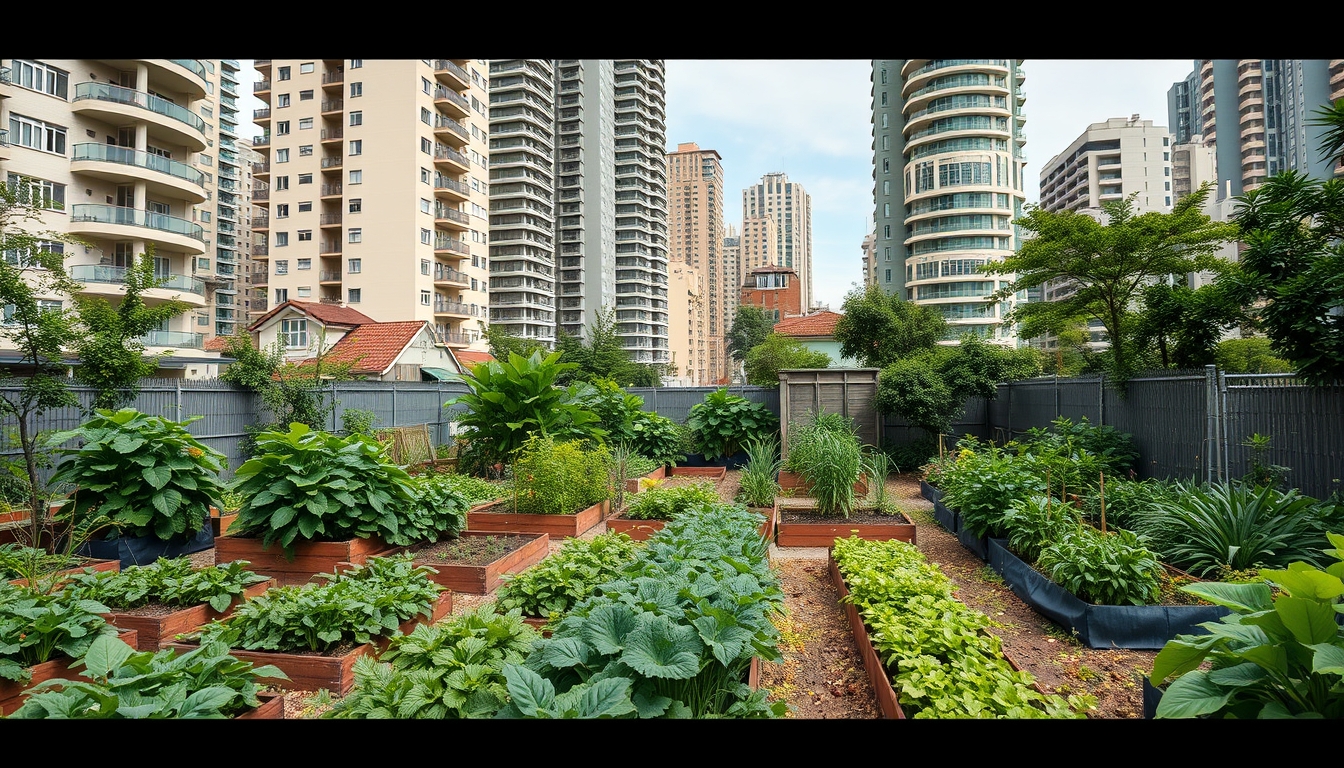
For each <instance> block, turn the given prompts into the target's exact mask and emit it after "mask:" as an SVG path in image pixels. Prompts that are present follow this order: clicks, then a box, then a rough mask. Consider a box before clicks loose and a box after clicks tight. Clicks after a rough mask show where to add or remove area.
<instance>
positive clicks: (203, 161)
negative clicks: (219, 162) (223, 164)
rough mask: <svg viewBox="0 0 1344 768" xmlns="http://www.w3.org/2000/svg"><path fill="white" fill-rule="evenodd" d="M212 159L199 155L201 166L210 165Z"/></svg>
mask: <svg viewBox="0 0 1344 768" xmlns="http://www.w3.org/2000/svg"><path fill="white" fill-rule="evenodd" d="M213 162H214V161H213V159H212V158H211V157H210V156H209V155H201V165H212V164H213Z"/></svg>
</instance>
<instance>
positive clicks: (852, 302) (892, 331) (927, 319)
mask: <svg viewBox="0 0 1344 768" xmlns="http://www.w3.org/2000/svg"><path fill="white" fill-rule="evenodd" d="M843 313H844V314H843V316H842V317H841V318H840V319H839V320H838V321H837V322H836V324H835V340H836V341H838V342H840V356H841V357H848V358H851V359H854V360H858V361H859V364H860V365H862V366H865V367H868V368H885V367H887V366H888V365H891V364H892V363H894V362H896V361H897V360H900V359H901V358H903V357H907V356H909V355H912V354H914V353H915V352H918V351H920V350H923V349H930V348H932V347H933V346H934V345H936V344H937V343H938V342H939V341H940V340H942V339H943V338H944V337H945V336H946V334H947V331H948V324H947V321H946V320H945V319H943V316H942V314H941V313H939V312H938V310H936V309H933V308H931V307H927V306H923V305H919V304H915V303H914V302H911V301H901V299H900V298H898V297H896V296H888V295H887V294H886V293H884V292H883V291H882V289H881V288H878V287H877V286H876V285H870V286H868V288H867V289H866V290H865V289H860V288H855V289H854V290H852V291H850V292H849V293H848V294H847V295H846V296H845V301H844V304H843Z"/></svg>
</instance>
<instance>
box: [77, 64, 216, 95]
mask: <svg viewBox="0 0 1344 768" xmlns="http://www.w3.org/2000/svg"><path fill="white" fill-rule="evenodd" d="M101 61H102V62H103V63H105V64H107V65H109V66H112V67H115V68H117V69H120V70H124V71H127V72H134V71H135V70H136V67H137V65H140V64H144V65H145V68H146V69H148V70H149V73H148V74H149V84H150V87H151V88H153V89H154V90H156V91H172V92H174V93H186V94H190V96H191V98H193V99H203V98H205V95H206V93H207V87H206V81H207V80H208V79H209V76H208V75H207V74H206V71H205V65H204V64H202V63H201V62H200V61H198V60H196V59H101Z"/></svg>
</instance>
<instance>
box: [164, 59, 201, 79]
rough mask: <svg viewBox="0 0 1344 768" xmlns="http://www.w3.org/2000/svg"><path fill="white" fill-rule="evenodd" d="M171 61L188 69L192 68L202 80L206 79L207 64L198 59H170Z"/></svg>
mask: <svg viewBox="0 0 1344 768" xmlns="http://www.w3.org/2000/svg"><path fill="white" fill-rule="evenodd" d="M169 61H171V62H173V63H174V64H176V65H178V66H179V67H186V68H187V69H190V70H191V71H192V72H195V73H196V74H197V75H198V76H199V77H200V78H201V79H202V80H205V79H206V77H205V65H204V64H202V63H201V62H199V61H197V60H196V59H169Z"/></svg>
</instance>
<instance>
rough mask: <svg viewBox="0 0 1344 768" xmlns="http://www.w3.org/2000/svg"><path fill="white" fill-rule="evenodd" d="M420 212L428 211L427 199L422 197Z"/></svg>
mask: <svg viewBox="0 0 1344 768" xmlns="http://www.w3.org/2000/svg"><path fill="white" fill-rule="evenodd" d="M420 212H421V213H429V201H428V200H426V199H425V198H423V197H422V198H420Z"/></svg>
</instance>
